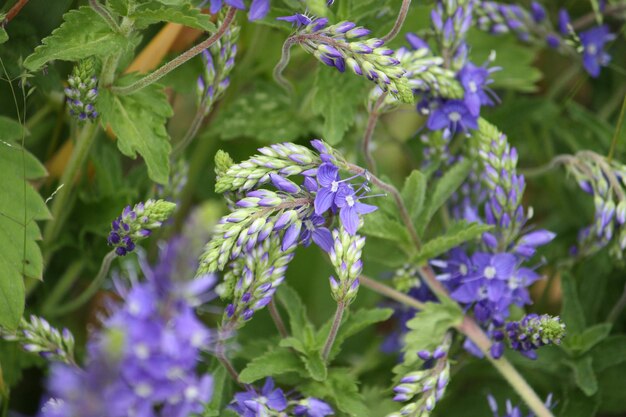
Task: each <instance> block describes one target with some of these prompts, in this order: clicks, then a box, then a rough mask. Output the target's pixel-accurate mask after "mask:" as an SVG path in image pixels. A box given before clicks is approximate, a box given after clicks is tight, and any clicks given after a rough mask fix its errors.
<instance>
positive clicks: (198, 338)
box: [191, 332, 204, 348]
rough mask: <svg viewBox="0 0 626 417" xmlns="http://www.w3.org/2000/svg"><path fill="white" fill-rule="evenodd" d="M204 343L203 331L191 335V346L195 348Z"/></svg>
mask: <svg viewBox="0 0 626 417" xmlns="http://www.w3.org/2000/svg"><path fill="white" fill-rule="evenodd" d="M202 343H204V333H203V332H195V333H194V334H193V335H191V346H193V347H195V348H197V347H200V346H202Z"/></svg>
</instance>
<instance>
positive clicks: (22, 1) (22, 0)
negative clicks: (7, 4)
mask: <svg viewBox="0 0 626 417" xmlns="http://www.w3.org/2000/svg"><path fill="white" fill-rule="evenodd" d="M26 3H28V0H18V1H17V2H16V3H15V4H14V5H13V7H11V9H9V11H8V12H7V15H6V16H5V18H4V22H0V26H5V25H6V24H7V23H9V22H10V21H11V20H13V19H14V18H15V16H17V15H18V14H19V12H20V11H21V10H22V8H23V7H24V6H26Z"/></svg>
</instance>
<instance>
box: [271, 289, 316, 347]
mask: <svg viewBox="0 0 626 417" xmlns="http://www.w3.org/2000/svg"><path fill="white" fill-rule="evenodd" d="M276 296H277V297H278V300H279V301H280V303H281V305H282V306H283V307H284V308H285V310H286V311H287V315H288V317H289V328H290V330H291V334H292V336H293V337H294V338H295V339H297V340H299V341H300V343H301V344H302V346H303V347H306V348H309V349H312V348H313V346H312V345H311V343H312V342H313V333H314V332H313V324H312V323H311V321H310V320H309V318H308V317H307V314H306V307H305V304H304V303H303V302H302V299H301V298H300V295H299V294H298V292H297V291H296V290H294V289H293V288H291V287H289V286H288V285H281V286H280V288H279V289H278V293H277V294H276ZM303 350H304V349H303Z"/></svg>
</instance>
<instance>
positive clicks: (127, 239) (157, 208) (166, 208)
mask: <svg viewBox="0 0 626 417" xmlns="http://www.w3.org/2000/svg"><path fill="white" fill-rule="evenodd" d="M175 208H176V204H174V203H171V202H169V201H164V200H147V201H146V202H145V203H139V204H136V205H135V207H133V208H131V207H130V206H127V207H126V208H125V209H124V211H123V212H122V214H121V215H120V216H119V217H118V218H117V219H115V220H113V222H112V223H111V232H110V233H109V238H108V242H109V245H110V246H113V247H115V253H116V254H117V255H119V256H125V255H126V254H127V253H128V252H132V251H133V250H134V249H135V244H136V243H137V241H139V240H141V239H145V238H146V237H148V236H150V234H151V233H152V230H154V229H157V228H159V227H161V225H162V224H163V222H164V221H165V220H167V219H168V218H169V217H170V216H171V215H172V213H173V212H174V209H175Z"/></svg>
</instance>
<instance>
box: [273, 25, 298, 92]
mask: <svg viewBox="0 0 626 417" xmlns="http://www.w3.org/2000/svg"><path fill="white" fill-rule="evenodd" d="M296 43H298V40H297V38H295V37H293V36H292V37H290V38H287V40H285V43H284V44H283V49H282V54H281V56H280V61H278V63H277V64H276V66H275V67H274V80H275V81H276V82H277V83H278V85H280V86H281V87H282V88H283V89H285V91H287V93H288V94H289V95H292V93H293V86H292V85H291V83H290V82H289V80H287V79H286V78H285V76H284V75H283V71H285V68H287V65H289V60H290V59H291V47H292V46H293V45H295V44H296Z"/></svg>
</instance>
